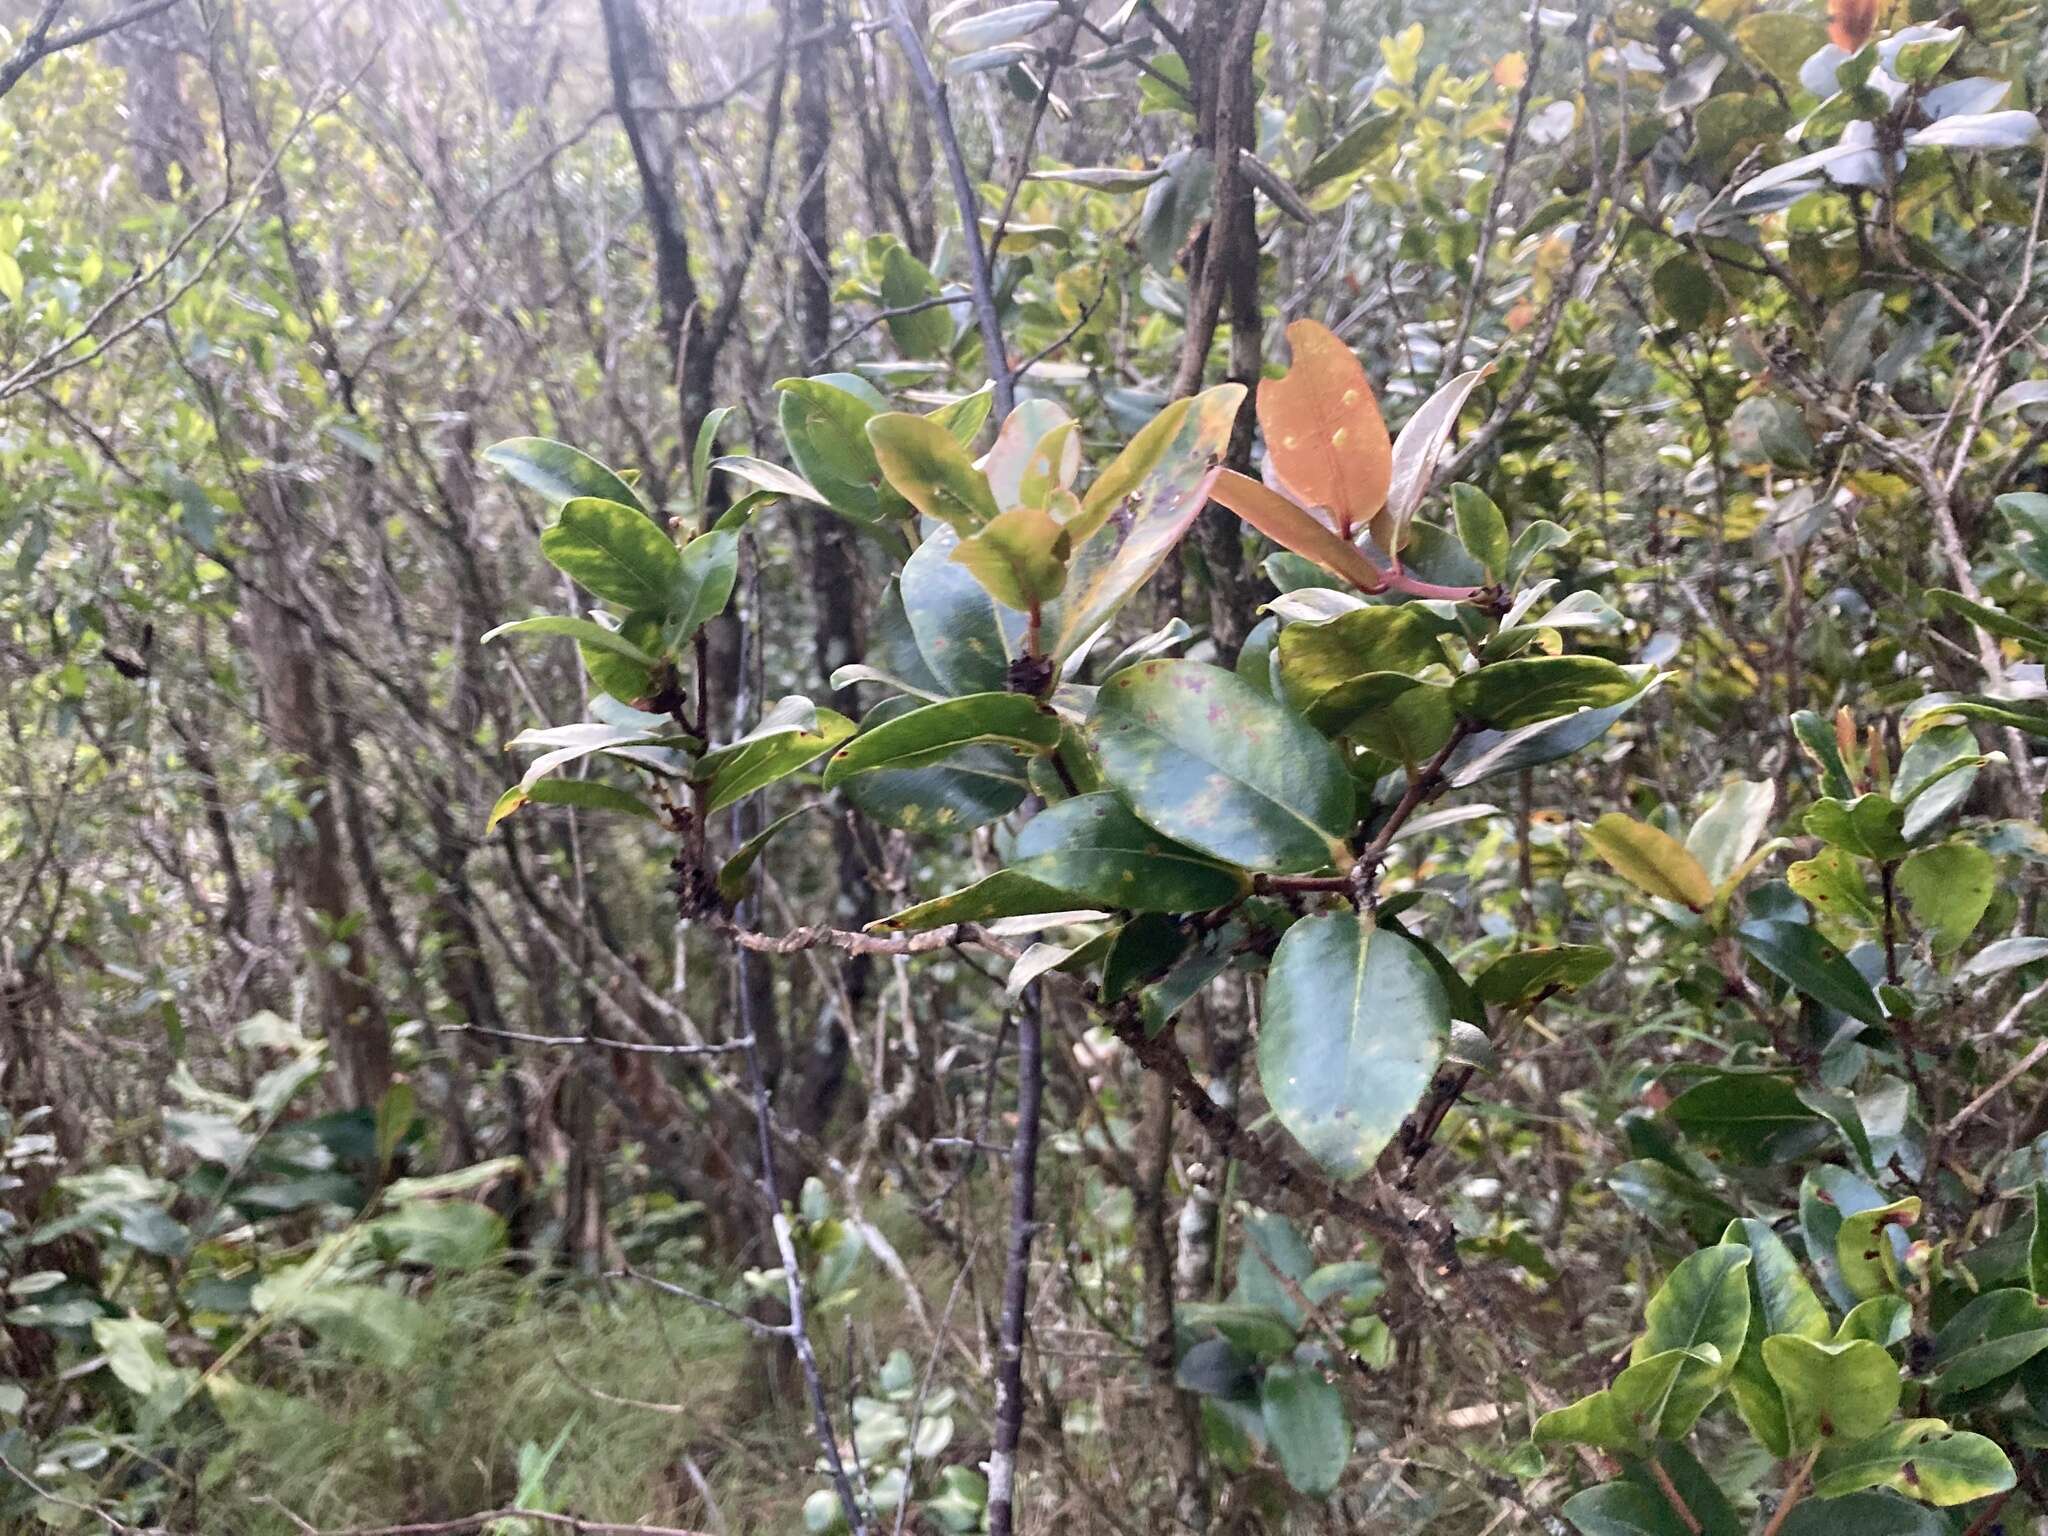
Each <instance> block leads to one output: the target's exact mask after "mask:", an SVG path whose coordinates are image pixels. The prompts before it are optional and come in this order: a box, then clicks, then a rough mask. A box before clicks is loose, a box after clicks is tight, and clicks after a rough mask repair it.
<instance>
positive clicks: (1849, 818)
mask: <svg viewBox="0 0 2048 1536" xmlns="http://www.w3.org/2000/svg"><path fill="white" fill-rule="evenodd" d="M1905 815H1906V813H1905V811H1904V810H1903V809H1902V808H1901V807H1900V806H1899V805H1897V804H1896V803H1894V802H1893V800H1892V799H1891V797H1890V796H1888V795H1878V794H1869V795H1859V796H1858V797H1857V798H1856V799H1854V800H1838V799H1834V798H1829V799H1826V800H1820V801H1816V802H1815V803H1814V805H1813V806H1812V808H1811V809H1809V810H1808V811H1807V813H1806V830H1807V831H1808V832H1810V833H1812V834H1813V835H1814V836H1815V837H1817V838H1819V839H1820V840H1821V841H1822V842H1824V843H1832V844H1833V845H1834V846H1835V847H1837V848H1840V849H1843V850H1845V851H1846V852H1849V853H1853V854H1855V855H1857V856H1858V857H1859V858H1865V859H1875V860H1877V861H1878V862H1879V863H1886V862H1889V861H1890V860H1893V859H1903V858H1904V857H1905V856H1906V854H1907V853H1908V852H1909V851H1910V850H1909V849H1908V848H1907V847H1906V843H1905V839H1904V838H1903V837H1902V836H1901V835H1900V829H1901V827H1902V826H1903V825H1904V823H1905Z"/></svg>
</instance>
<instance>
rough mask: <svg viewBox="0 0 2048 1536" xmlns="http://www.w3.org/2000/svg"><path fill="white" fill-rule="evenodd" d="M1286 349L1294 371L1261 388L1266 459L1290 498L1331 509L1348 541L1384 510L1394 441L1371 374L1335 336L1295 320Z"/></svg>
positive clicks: (1315, 323)
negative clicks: (1290, 352)
mask: <svg viewBox="0 0 2048 1536" xmlns="http://www.w3.org/2000/svg"><path fill="white" fill-rule="evenodd" d="M1287 345H1288V346H1289V347H1290V348H1292V349H1293V352H1294V362H1293V365H1292V366H1291V367H1290V368H1289V369H1288V370H1287V372H1286V373H1284V374H1282V375H1281V376H1280V377H1279V378H1277V379H1266V380H1263V381H1262V382H1261V383H1260V385H1259V428H1260V430H1261V431H1262V432H1264V433H1265V435H1266V454H1267V457H1268V458H1269V459H1270V461H1271V463H1272V467H1273V470H1274V473H1275V475H1276V477H1277V478H1278V480H1279V481H1280V483H1281V485H1283V486H1284V487H1285V488H1286V490H1287V492H1288V494H1289V495H1291V496H1292V497H1293V498H1294V499H1295V500H1296V501H1298V502H1300V503H1301V504H1302V505H1303V506H1309V507H1324V508H1327V509H1328V510H1329V512H1330V513H1331V514H1332V516H1333V517H1334V518H1335V519H1336V523H1337V531H1338V533H1339V534H1340V535H1342V536H1344V537H1347V538H1348V537H1349V536H1350V534H1351V531H1352V530H1353V529H1355V528H1358V527H1361V526H1363V525H1364V524H1366V523H1368V522H1370V521H1372V517H1373V514H1374V513H1376V512H1378V511H1379V510H1380V508H1381V507H1383V506H1385V505H1386V501H1387V487H1388V485H1389V484H1390V483H1391V481H1392V478H1393V473H1394V444H1393V440H1392V439H1391V438H1390V437H1389V436H1388V435H1387V423H1386V420H1385V418H1384V417H1382V416H1381V415H1380V403H1379V400H1378V399H1377V397H1375V396H1374V394H1373V392H1372V384H1371V381H1369V380H1368V379H1367V378H1366V376H1365V369H1364V368H1362V367H1360V366H1359V362H1358V359H1357V357H1355V356H1354V355H1353V354H1352V351H1351V349H1350V348H1349V347H1347V346H1345V345H1344V343H1343V342H1342V341H1340V340H1339V339H1338V338H1337V336H1336V335H1335V333H1333V332H1332V331H1331V330H1330V329H1329V328H1328V327H1327V326H1324V325H1322V324H1321V323H1319V322H1318V321H1314V320H1297V321H1295V322H1294V323H1293V324H1292V325H1290V326H1288V327H1287Z"/></svg>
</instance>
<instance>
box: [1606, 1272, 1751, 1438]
mask: <svg viewBox="0 0 2048 1536" xmlns="http://www.w3.org/2000/svg"><path fill="white" fill-rule="evenodd" d="M1750 1260H1751V1254H1750V1250H1749V1249H1748V1248H1746V1247H1744V1246H1742V1245H1741V1244H1739V1243H1720V1244H1716V1245H1715V1246H1714V1247H1712V1248H1703V1249H1701V1250H1700V1251H1699V1252H1698V1253H1695V1254H1692V1255H1690V1256H1689V1257H1687V1258H1685V1259H1683V1260H1681V1261H1680V1262H1679V1265H1678V1267H1677V1268H1676V1269H1674V1270H1672V1271H1671V1274H1670V1277H1669V1278H1668V1279H1666V1280H1665V1282H1664V1284H1663V1285H1661V1286H1659V1287H1658V1289H1657V1293H1656V1294H1655V1295H1654V1296H1652V1297H1651V1298H1650V1302H1649V1305H1648V1306H1647V1307H1645V1308H1644V1309H1643V1336H1642V1337H1641V1338H1639V1339H1637V1340H1636V1342H1635V1347H1634V1349H1632V1350H1631V1351H1630V1353H1629V1362H1630V1364H1631V1365H1637V1366H1640V1365H1642V1364H1644V1363H1646V1362H1648V1361H1650V1360H1652V1359H1658V1358H1663V1357H1666V1356H1668V1355H1671V1354H1680V1355H1683V1356H1689V1357H1691V1358H1685V1359H1683V1360H1682V1361H1681V1364H1680V1366H1679V1368H1678V1371H1677V1373H1676V1374H1675V1375H1674V1376H1673V1377H1672V1380H1671V1384H1670V1386H1669V1387H1668V1388H1667V1389H1666V1391H1665V1392H1664V1394H1663V1396H1662V1398H1661V1400H1660V1401H1659V1402H1658V1403H1657V1405H1656V1412H1655V1415H1654V1416H1653V1417H1652V1418H1651V1419H1650V1420H1649V1423H1650V1424H1651V1425H1652V1426H1653V1432H1654V1434H1655V1435H1656V1436H1657V1437H1659V1438H1664V1439H1673V1440H1675V1439H1678V1438H1680V1437H1682V1436H1683V1435H1684V1434H1685V1433H1686V1431H1687V1430H1689V1429H1691V1428H1692V1426H1693V1423H1694V1421H1695V1420H1697V1419H1698V1418H1699V1416H1700V1415H1701V1414H1702V1413H1704V1412H1705V1411H1706V1409H1707V1406H1708V1404H1710V1403H1712V1402H1713V1400H1714V1399H1715V1398H1717V1397H1719V1396H1720V1395H1721V1392H1722V1389H1723V1388H1725V1387H1726V1386H1727V1384H1728V1378H1729V1377H1730V1376H1731V1375H1732V1374H1733V1373H1734V1370H1735V1361H1736V1357H1737V1356H1738V1355H1739V1354H1740V1353H1741V1352H1742V1344H1743V1340H1744V1339H1745V1338H1746V1337H1747V1336H1748V1333H1749V1265H1750ZM1702 1355H1704V1356H1706V1357H1707V1358H1699V1357H1700V1356H1702Z"/></svg>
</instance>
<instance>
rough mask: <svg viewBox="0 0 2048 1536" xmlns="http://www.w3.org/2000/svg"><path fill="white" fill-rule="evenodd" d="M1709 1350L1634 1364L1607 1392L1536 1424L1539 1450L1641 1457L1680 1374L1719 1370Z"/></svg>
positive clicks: (1555, 1411)
mask: <svg viewBox="0 0 2048 1536" xmlns="http://www.w3.org/2000/svg"><path fill="white" fill-rule="evenodd" d="M1721 1368H1722V1367H1721V1361H1720V1359H1719V1358H1718V1356H1716V1354H1715V1352H1714V1351H1713V1350H1712V1349H1700V1350H1691V1349H1672V1350H1666V1351H1665V1352H1664V1353H1662V1354H1658V1355H1651V1356H1649V1357H1648V1358H1646V1359H1642V1360H1638V1361H1635V1362H1634V1363H1633V1364H1631V1365H1630V1366H1629V1367H1628V1368H1627V1369H1626V1370H1624V1371H1623V1372H1622V1373H1621V1374H1620V1375H1619V1376H1617V1377H1615V1378H1614V1385H1613V1386H1611V1387H1608V1388H1607V1389H1606V1390H1605V1391H1602V1392H1595V1393H1593V1394H1592V1395H1591V1396H1590V1397H1582V1398H1580V1399H1579V1400H1578V1401H1577V1402H1575V1403H1571V1404H1568V1405H1567V1406H1565V1407H1563V1408H1556V1409H1552V1410H1551V1411H1550V1412H1549V1413H1546V1414H1544V1415H1543V1417H1541V1418H1540V1419H1538V1420H1537V1421H1536V1424H1535V1427H1534V1429H1533V1430H1532V1431H1531V1432H1530V1438H1531V1439H1533V1440H1534V1441H1535V1442H1536V1444H1538V1445H1591V1446H1598V1447H1599V1448H1600V1449H1602V1450H1607V1451H1613V1452H1615V1453H1616V1454H1618V1455H1622V1456H1639V1455H1642V1454H1643V1453H1644V1452H1645V1450H1647V1448H1648V1446H1649V1443H1650V1441H1651V1440H1652V1439H1654V1438H1655V1437H1656V1435H1657V1433H1658V1424H1659V1421H1660V1420H1661V1419H1662V1418H1663V1417H1664V1414H1665V1410H1666V1407H1667V1405H1668V1404H1669V1403H1670V1401H1671V1398H1672V1395H1673V1392H1674V1390H1675V1389H1676V1387H1677V1385H1678V1379H1679V1375H1680V1373H1681V1372H1682V1371H1685V1370H1692V1371H1707V1372H1712V1371H1715V1370H1719V1369H1721Z"/></svg>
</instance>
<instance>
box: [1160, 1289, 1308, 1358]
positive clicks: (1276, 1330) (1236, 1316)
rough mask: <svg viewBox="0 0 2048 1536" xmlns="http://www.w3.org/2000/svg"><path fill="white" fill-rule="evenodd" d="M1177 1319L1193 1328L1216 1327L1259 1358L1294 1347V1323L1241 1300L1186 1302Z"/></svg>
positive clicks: (1286, 1351) (1270, 1356)
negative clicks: (1247, 1304)
mask: <svg viewBox="0 0 2048 1536" xmlns="http://www.w3.org/2000/svg"><path fill="white" fill-rule="evenodd" d="M1173 1316H1174V1321H1175V1322H1177V1323H1181V1324H1183V1325H1185V1326H1186V1327H1189V1328H1214V1329H1215V1330H1216V1331H1217V1332H1218V1333H1220V1334H1222V1335H1223V1337H1224V1338H1226V1339H1228V1340H1230V1342H1231V1343H1233V1344H1235V1345H1236V1346H1237V1347H1238V1348H1239V1349H1241V1350H1243V1351H1244V1352H1245V1353H1246V1354H1248V1355H1250V1356H1251V1357H1252V1358H1253V1359H1255V1360H1277V1359H1278V1358H1279V1357H1280V1356H1282V1355H1285V1354H1290V1353H1292V1352H1293V1349H1294V1343H1295V1338H1294V1325H1293V1324H1291V1323H1289V1322H1288V1320H1287V1319H1286V1318H1284V1317H1282V1316H1281V1315H1280V1314H1279V1313H1277V1312H1275V1311H1273V1310H1272V1308H1270V1307H1254V1306H1246V1305H1244V1304H1242V1303H1238V1302H1228V1301H1217V1302H1183V1303H1182V1304H1181V1305H1180V1306H1178V1307H1175V1308H1174V1311H1173Z"/></svg>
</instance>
